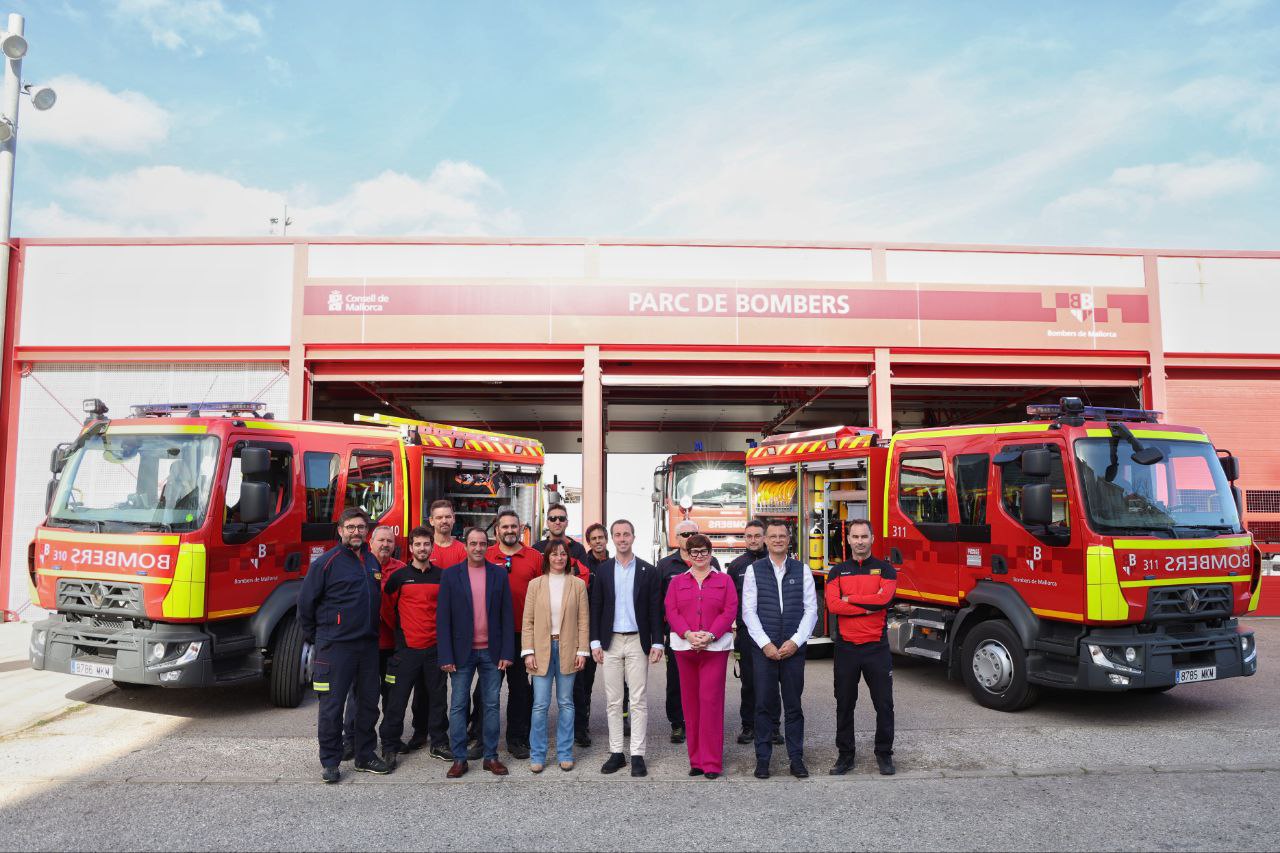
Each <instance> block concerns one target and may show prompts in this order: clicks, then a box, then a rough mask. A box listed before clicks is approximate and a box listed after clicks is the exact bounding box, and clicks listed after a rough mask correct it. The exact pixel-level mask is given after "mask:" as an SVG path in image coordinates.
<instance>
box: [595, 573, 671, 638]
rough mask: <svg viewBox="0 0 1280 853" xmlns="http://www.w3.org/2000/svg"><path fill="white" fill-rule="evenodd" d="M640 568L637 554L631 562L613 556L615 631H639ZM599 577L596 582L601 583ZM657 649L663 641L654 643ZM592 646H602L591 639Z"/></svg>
mask: <svg viewBox="0 0 1280 853" xmlns="http://www.w3.org/2000/svg"><path fill="white" fill-rule="evenodd" d="M637 574H639V569H638V568H637V567H636V555H635V554H634V553H633V554H632V555H631V562H629V563H623V562H622V561H621V560H619V559H618V558H617V557H614V558H613V630H614V631H615V632H617V631H622V632H624V633H629V632H631V631H639V630H640V625H639V623H638V622H637V621H636V599H635V590H636V575H637ZM599 582H600V581H599V579H597V580H596V583H599ZM653 647H654V648H655V649H660V648H662V643H654V644H653ZM591 648H593V649H598V648H601V645H600V641H599V640H592V641H591Z"/></svg>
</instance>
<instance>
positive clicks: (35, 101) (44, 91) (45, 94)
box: [22, 83, 58, 112]
mask: <svg viewBox="0 0 1280 853" xmlns="http://www.w3.org/2000/svg"><path fill="white" fill-rule="evenodd" d="M22 94H24V95H29V96H30V97H31V106H33V107H35V108H36V109H38V110H39V111H40V112H44V111H45V110H50V109H53V105H54V104H56V103H58V93H57V92H55V91H53V89H50V88H49V87H48V86H41V87H40V88H39V89H35V90H34V91H33V90H32V88H31V84H30V83H28V84H27V85H25V86H23V87H22Z"/></svg>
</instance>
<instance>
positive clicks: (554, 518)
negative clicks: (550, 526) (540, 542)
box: [547, 515, 569, 521]
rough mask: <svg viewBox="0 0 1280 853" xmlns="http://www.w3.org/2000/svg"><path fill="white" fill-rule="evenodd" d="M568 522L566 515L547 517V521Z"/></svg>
mask: <svg viewBox="0 0 1280 853" xmlns="http://www.w3.org/2000/svg"><path fill="white" fill-rule="evenodd" d="M568 520H569V516H567V515H549V516H547V521H568Z"/></svg>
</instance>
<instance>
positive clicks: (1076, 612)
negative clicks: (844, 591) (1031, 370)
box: [747, 397, 1261, 711]
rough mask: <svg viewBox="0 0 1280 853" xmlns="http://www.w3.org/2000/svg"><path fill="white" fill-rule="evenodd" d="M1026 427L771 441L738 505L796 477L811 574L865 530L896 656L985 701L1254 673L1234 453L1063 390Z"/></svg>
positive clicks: (1250, 559)
mask: <svg viewBox="0 0 1280 853" xmlns="http://www.w3.org/2000/svg"><path fill="white" fill-rule="evenodd" d="M1028 414H1029V415H1030V417H1031V419H1030V420H1028V421H1027V422H1025V423H1017V424H996V425H986V426H957V427H949V428H941V429H920V430H906V431H902V432H898V433H896V434H895V435H893V436H892V437H891V438H890V439H888V440H885V439H874V438H873V439H871V440H870V441H868V442H867V443H866V445H864V446H858V447H849V448H847V449H841V448H839V447H838V439H837V440H836V443H837V446H831V441H832V439H828V440H827V446H826V447H825V448H824V449H823V450H822V452H823V453H825V454H826V458H824V459H820V460H819V459H810V460H804V459H803V453H802V454H801V457H802V458H800V459H796V460H794V461H792V462H788V461H785V460H786V459H787V457H789V456H795V455H796V452H795V451H793V452H792V453H790V454H787V453H784V452H783V451H784V449H786V448H787V447H788V446H789V445H792V444H795V443H796V442H794V441H788V440H787V438H788V437H785V436H780V437H778V438H779V441H778V442H775V443H774V444H773V445H768V446H766V445H763V444H762V446H761V447H759V448H754V449H753V451H756V450H759V451H761V452H760V453H759V454H757V455H756V456H755V457H753V456H752V455H751V454H752V452H753V451H748V459H747V465H748V470H749V471H751V475H750V481H751V486H752V508H753V512H759V513H767V511H769V510H770V509H771V508H772V507H773V505H772V504H769V503H768V502H767V500H764V499H772V498H776V497H777V496H778V495H781V496H782V497H783V498H785V497H787V496H788V494H789V489H790V487H788V488H782V487H780V486H770V485H769V484H771V483H780V482H782V481H783V480H785V479H786V478H787V477H792V478H794V480H795V486H794V492H795V495H794V497H795V499H796V500H798V501H799V503H800V507H799V509H798V510H797V513H798V514H797V516H796V518H797V520H798V521H799V522H801V523H802V525H805V526H804V527H803V529H802V530H801V532H800V534H799V538H800V541H801V542H802V543H803V542H805V541H806V538H807V541H808V542H809V543H810V547H811V549H812V550H811V554H812V553H814V552H816V550H817V548H818V547H821V549H822V558H821V560H822V562H823V563H825V564H826V565H833V564H835V563H838V562H840V559H842V558H843V556H844V555H843V553H842V552H840V551H839V550H838V549H839V547H840V542H839V541H838V540H839V539H840V538H842V536H837V535H833V531H835V530H837V529H838V528H843V527H844V526H845V525H846V524H847V522H848V520H850V519H853V518H866V519H869V520H870V521H871V523H872V526H873V530H874V532H875V534H876V537H877V541H876V543H875V548H874V552H875V554H876V555H877V556H880V557H883V558H886V559H888V560H889V561H890V562H891V563H893V564H894V565H895V567H896V568H897V570H898V580H897V592H896V598H895V600H894V601H893V603H892V605H891V609H890V613H889V619H888V625H887V634H888V640H889V644H890V646H891V647H892V649H893V651H894V652H895V653H898V654H903V655H912V656H916V657H923V658H929V659H933V660H937V661H939V662H941V663H942V664H943V665H944V666H946V667H947V669H948V672H949V673H950V674H951V675H952V676H953V677H957V678H961V679H963V680H964V682H965V683H966V685H967V686H968V687H969V689H970V691H971V692H972V694H973V696H974V698H975V699H976V700H977V701H978V702H979V703H981V704H983V705H985V706H987V707H991V708H996V709H999V710H1009V711H1011V710H1017V709H1019V708H1023V707H1026V706H1027V705H1029V704H1031V703H1032V702H1034V701H1035V699H1036V697H1037V694H1038V692H1039V690H1040V689H1041V688H1043V687H1055V688H1061V689H1067V690H1099V691H1125V690H1141V691H1147V692H1160V691H1164V690H1168V689H1170V688H1172V687H1175V686H1177V685H1180V684H1187V683H1192V682H1200V681H1213V680H1219V679H1223V678H1231V677H1235V676H1250V675H1253V674H1254V673H1255V672H1256V671H1257V654H1258V652H1257V647H1256V645H1255V640H1254V635H1253V632H1252V631H1250V630H1248V629H1247V628H1245V627H1243V626H1241V625H1240V624H1239V621H1238V619H1239V617H1240V616H1243V615H1245V614H1247V613H1249V612H1251V611H1253V610H1254V609H1256V607H1257V602H1258V594H1259V591H1260V588H1261V568H1260V560H1259V553H1258V549H1257V548H1256V547H1255V546H1254V544H1253V540H1252V538H1251V537H1250V535H1249V534H1248V532H1247V531H1246V530H1245V528H1244V527H1243V526H1242V524H1241V521H1240V492H1239V489H1238V488H1237V487H1236V486H1235V482H1236V480H1237V479H1238V478H1239V463H1238V461H1237V460H1236V458H1235V457H1234V456H1232V455H1231V454H1230V453H1229V452H1228V451H1226V450H1217V449H1215V447H1214V446H1213V444H1212V443H1211V441H1210V439H1209V437H1208V436H1207V435H1206V434H1205V433H1204V431H1203V430H1200V429H1198V428H1196V427H1190V426H1176V425H1171V424H1162V423H1160V422H1159V414H1160V413H1158V412H1152V411H1145V410H1138V409H1112V408H1097V407H1089V406H1085V405H1083V403H1082V402H1081V401H1080V400H1079V399H1078V398H1073V397H1067V398H1063V399H1062V400H1061V401H1060V402H1059V403H1057V404H1052V405H1041V406H1031V407H1028ZM770 448H772V449H770ZM819 472H825V473H824V474H823V476H824V477H825V479H824V481H823V482H822V483H821V484H819V483H818V482H817V476H818V473H819ZM806 474H808V475H810V478H809V479H806ZM762 489H763V495H764V499H762V498H761V497H760V496H761V494H762ZM778 489H782V491H781V492H779V491H777V490H778ZM806 489H807V490H808V492H806V491H805V490H806ZM808 495H811V497H809V499H808V501H807V502H806V501H805V498H806V496H808ZM785 509H790V507H786V508H785ZM815 532H816V534H817V535H818V536H820V537H821V538H820V540H819V542H818V544H817V545H815V544H814V542H815V540H814V538H813V536H814V535H815ZM805 534H808V535H807V537H806V535H805ZM811 559H812V558H811ZM811 565H812V563H811ZM829 633H831V634H834V626H830V627H829Z"/></svg>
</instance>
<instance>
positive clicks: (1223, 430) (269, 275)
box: [0, 238, 1280, 609]
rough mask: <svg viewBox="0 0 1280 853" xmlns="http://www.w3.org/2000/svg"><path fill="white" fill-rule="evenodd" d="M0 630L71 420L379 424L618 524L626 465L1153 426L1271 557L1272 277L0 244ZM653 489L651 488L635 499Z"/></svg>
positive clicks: (752, 246) (329, 241) (626, 248)
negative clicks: (1, 265)
mask: <svg viewBox="0 0 1280 853" xmlns="http://www.w3.org/2000/svg"><path fill="white" fill-rule="evenodd" d="M14 246H15V249H14V251H13V253H12V260H11V265H10V287H9V290H8V302H7V305H6V306H5V310H6V314H5V336H4V342H3V346H4V348H3V367H4V370H3V375H2V377H0V379H2V385H0V395H2V396H0V414H2V416H3V418H4V430H3V436H4V439H3V455H0V486H2V488H0V501H2V504H0V536H2V538H3V542H2V543H0V607H3V608H6V609H20V608H21V607H23V606H24V603H25V602H26V600H27V583H28V581H27V571H26V569H27V546H28V543H29V542H30V539H31V536H32V532H33V531H34V529H35V527H36V525H37V523H38V522H39V520H40V519H41V518H42V516H43V512H44V503H45V487H46V483H47V482H48V480H49V476H50V475H49V453H50V451H51V450H52V449H53V447H54V445H55V444H57V443H58V442H61V441H69V440H71V439H72V438H73V437H74V436H75V434H76V433H77V431H78V429H79V426H80V423H81V421H82V419H83V417H84V415H83V412H82V411H81V401H82V400H84V399H86V398H95V397H96V398H100V399H101V400H103V401H104V402H105V403H106V404H107V405H108V406H109V407H110V409H111V412H112V414H114V415H124V414H127V413H128V410H129V406H130V405H131V404H137V403H146V402H166V401H225V400H261V401H264V402H266V403H267V404H268V407H269V409H270V410H271V411H272V412H274V413H275V415H276V417H279V418H285V417H289V418H315V419H325V420H339V421H349V420H350V418H351V416H352V415H353V414H354V413H357V412H365V413H368V412H375V411H381V412H386V413H388V414H396V415H404V416H409V417H414V418H422V419H428V420H434V421H441V422H445V423H453V424H458V425H468V426H479V427H482V428H485V429H490V430H497V431H501V432H508V433H516V434H520V435H528V436H532V437H536V438H538V439H540V440H542V441H543V443H544V444H545V445H546V448H547V451H548V452H549V453H553V454H554V453H569V454H581V485H582V517H583V518H584V519H587V520H597V519H602V518H608V517H610V510H609V507H608V503H609V500H610V498H609V494H610V492H611V491H612V483H611V480H610V477H611V474H610V471H611V470H612V469H613V467H614V461H615V460H616V459H621V458H622V457H625V456H626V455H628V454H639V453H649V454H653V453H663V454H665V453H674V452H677V451H684V450H689V449H692V448H693V447H694V444H695V442H700V443H701V447H702V448H704V449H706V450H743V449H745V447H746V444H745V442H746V441H747V440H748V439H759V438H760V437H761V435H762V434H772V433H775V432H780V431H792V430H798V429H814V428H819V427H825V426H832V425H836V424H847V425H870V426H873V427H878V428H880V429H882V430H884V431H885V432H888V431H890V430H895V429H901V428H907V427H916V426H922V425H923V426H944V425H961V424H970V423H988V422H1002V421H1017V420H1022V419H1023V418H1024V417H1025V409H1026V406H1027V405H1028V404H1029V403H1035V402H1052V401H1055V400H1057V399H1058V398H1059V397H1062V396H1068V395H1069V396H1078V397H1081V398H1083V399H1084V400H1085V401H1086V402H1088V403H1091V404H1093V405H1110V406H1125V407H1143V408H1154V409H1159V410H1161V411H1164V412H1165V413H1166V415H1165V420H1166V421H1167V422H1171V423H1181V424H1187V425H1195V426H1200V427H1203V428H1204V429H1206V430H1207V431H1208V433H1209V435H1210V437H1211V438H1212V439H1213V441H1214V443H1215V444H1216V445H1217V446H1218V447H1219V448H1224V449H1227V450H1230V451H1231V452H1232V453H1234V454H1235V455H1237V456H1238V457H1240V460H1241V465H1242V469H1243V474H1242V482H1241V483H1240V485H1241V487H1242V488H1243V489H1244V492H1245V509H1246V521H1247V523H1248V524H1249V526H1250V528H1251V530H1252V532H1253V534H1254V536H1255V537H1256V538H1257V539H1258V540H1259V541H1260V543H1261V544H1262V545H1263V548H1264V550H1270V551H1280V450H1277V449H1276V446H1275V442H1274V441H1273V439H1272V435H1273V431H1272V430H1273V427H1272V424H1271V421H1272V419H1273V418H1274V417H1276V412H1280V405H1278V404H1280V339H1278V338H1277V336H1276V333H1275V330H1274V329H1275V323H1274V320H1273V318H1272V310H1271V309H1272V308H1273V307H1274V306H1276V305H1277V298H1276V297H1275V296H1274V294H1275V292H1276V289H1277V288H1278V287H1280V252H1223V251H1166V250H1155V249H1097V248H1081V247H1022V246H974V245H939V244H891V243H811V244H799V243H732V244H731V243H708V242H696V243H694V242H688V243H662V244H654V243H646V242H639V241H626V240H583V239H498V238H480V239H428V238H413V239H382V240H376V239H353V238H316V239H307V238H299V239H293V238H282V239H275V238H272V239H264V240H246V239H201V240H192V239H174V240H151V239H148V240H52V239H25V240H17V241H15V243H14ZM644 485H645V487H646V489H647V484H644Z"/></svg>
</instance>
